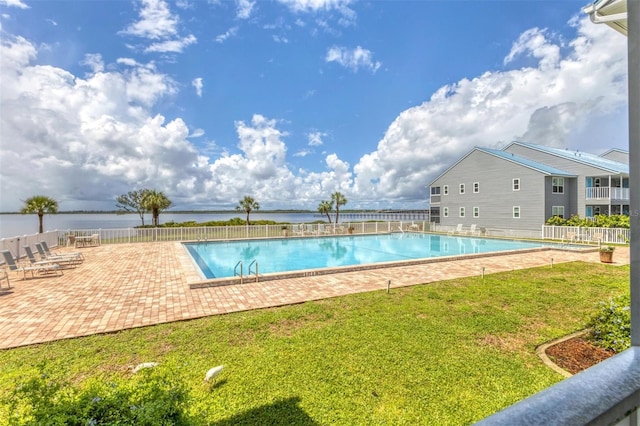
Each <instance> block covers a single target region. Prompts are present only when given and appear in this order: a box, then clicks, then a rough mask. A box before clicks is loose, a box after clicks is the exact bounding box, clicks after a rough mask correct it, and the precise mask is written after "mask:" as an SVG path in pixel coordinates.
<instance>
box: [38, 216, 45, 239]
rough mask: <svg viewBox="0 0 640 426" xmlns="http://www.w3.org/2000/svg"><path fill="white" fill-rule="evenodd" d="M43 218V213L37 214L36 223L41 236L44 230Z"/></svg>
mask: <svg viewBox="0 0 640 426" xmlns="http://www.w3.org/2000/svg"><path fill="white" fill-rule="evenodd" d="M43 216H44V213H43V212H38V222H39V223H40V233H41V234H42V233H43V232H44V228H43V226H42V218H43Z"/></svg>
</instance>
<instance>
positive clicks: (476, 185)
mask: <svg viewBox="0 0 640 426" xmlns="http://www.w3.org/2000/svg"><path fill="white" fill-rule="evenodd" d="M478 192H480V182H473V193H474V194H477V193H478Z"/></svg>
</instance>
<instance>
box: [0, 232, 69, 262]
mask: <svg viewBox="0 0 640 426" xmlns="http://www.w3.org/2000/svg"><path fill="white" fill-rule="evenodd" d="M40 241H46V242H47V245H48V246H49V247H55V246H57V245H58V241H59V239H58V231H48V232H44V233H42V234H31V235H23V236H21V237H12V238H3V239H1V240H0V251H4V250H9V252H11V255H12V256H13V257H14V258H16V259H17V258H21V257H24V256H26V253H25V251H24V247H25V246H30V247H33V245H34V244H36V243H39V242H40ZM2 262H4V258H2V259H0V263H2Z"/></svg>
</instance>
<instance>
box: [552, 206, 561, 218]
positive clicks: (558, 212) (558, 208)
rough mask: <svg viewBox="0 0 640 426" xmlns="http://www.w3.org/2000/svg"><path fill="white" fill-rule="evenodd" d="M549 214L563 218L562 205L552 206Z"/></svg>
mask: <svg viewBox="0 0 640 426" xmlns="http://www.w3.org/2000/svg"><path fill="white" fill-rule="evenodd" d="M551 216H558V217H561V218H563V219H564V206H552V207H551Z"/></svg>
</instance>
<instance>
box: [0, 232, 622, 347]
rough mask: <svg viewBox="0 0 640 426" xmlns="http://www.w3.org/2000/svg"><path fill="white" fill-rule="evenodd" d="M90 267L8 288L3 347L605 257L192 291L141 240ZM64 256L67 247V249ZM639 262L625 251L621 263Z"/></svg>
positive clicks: (425, 268) (95, 253)
mask: <svg viewBox="0 0 640 426" xmlns="http://www.w3.org/2000/svg"><path fill="white" fill-rule="evenodd" d="M80 250H82V252H83V253H84V256H85V261H84V262H83V263H82V264H81V265H79V266H78V267H77V268H74V269H65V270H64V275H63V276H59V277H55V276H43V277H36V278H34V279H27V280H23V279H22V274H16V273H15V272H9V277H10V282H11V288H10V289H7V286H6V282H2V287H1V288H0V330H2V334H1V336H0V349H7V348H15V347H19V346H25V345H31V344H36V343H44V342H50V341H54V340H60V339H67V338H73V337H80V336H88V335H92V334H97V333H108V332H115V331H119V330H124V329H129V328H134V327H143V326H149V325H154V324H160V323H165V322H172V321H180V320H187V319H194V318H200V317H205V316H211V315H219V314H226V313H230V312H237V311H244V310H250V309H260V308H268V307H274V306H282V305H289V304H295V303H302V302H305V301H309V300H318V299H325V298H330V297H336V296H343V295H347V294H352V293H361V292H367V291H375V290H385V289H386V286H387V281H388V280H391V288H398V287H405V286H411V285H416V284H424V283H430V282H435V281H441V280H447V279H453V278H461V277H467V276H474V275H475V276H479V275H481V274H482V268H485V274H492V273H496V272H502V271H510V270H515V269H525V268H531V267H536V266H543V265H549V264H550V263H551V258H553V262H554V263H563V262H572V261H584V262H599V261H600V260H599V253H598V252H587V253H585V252H569V251H555V250H554V251H539V252H533V253H521V254H505V255H500V256H495V255H494V256H491V257H482V258H472V259H457V260H443V261H441V262H434V263H426V264H420V265H410V266H396V267H389V268H382V269H371V270H364V271H355V272H343V273H337V274H332V275H321V276H310V277H299V278H287V279H280V280H273V281H265V282H258V283H255V282H245V283H244V284H237V285H226V286H218V287H207V288H194V289H191V288H190V284H191V283H195V282H200V281H202V278H201V277H200V275H199V273H198V271H197V270H196V269H195V267H194V265H193V263H192V261H191V259H190V258H189V256H188V254H187V252H186V250H185V249H184V248H183V247H182V245H181V243H177V242H166V243H165V242H163V243H135V244H116V245H102V246H98V247H87V248H83V249H80ZM62 251H64V249H63V250H62ZM628 263H629V248H628V247H618V248H616V251H615V254H614V265H623V264H628Z"/></svg>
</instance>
